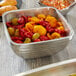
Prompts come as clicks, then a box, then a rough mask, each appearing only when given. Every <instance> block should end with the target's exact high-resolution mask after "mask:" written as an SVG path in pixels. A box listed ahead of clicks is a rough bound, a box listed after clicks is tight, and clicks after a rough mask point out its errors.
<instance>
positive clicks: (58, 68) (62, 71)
mask: <svg viewBox="0 0 76 76" xmlns="http://www.w3.org/2000/svg"><path fill="white" fill-rule="evenodd" d="M71 74H76V59H72V60H66V61H62V62H58V63H54V64H49V65H46V66H43V67H40V68H37V69H33V70H30V71H27V72H24V73H21V74H17V75H14V76H70V75H71Z"/></svg>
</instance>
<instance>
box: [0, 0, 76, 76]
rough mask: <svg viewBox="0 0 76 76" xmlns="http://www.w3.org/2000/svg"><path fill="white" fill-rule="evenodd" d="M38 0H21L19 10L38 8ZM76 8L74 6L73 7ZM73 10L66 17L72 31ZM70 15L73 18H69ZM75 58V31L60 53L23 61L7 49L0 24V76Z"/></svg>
mask: <svg viewBox="0 0 76 76" xmlns="http://www.w3.org/2000/svg"><path fill="white" fill-rule="evenodd" d="M37 2H38V0H23V5H22V7H21V8H23V9H24V8H33V7H40V6H39V4H38V3H37ZM75 7H76V6H75ZM75 7H74V8H73V9H72V10H71V11H70V12H69V13H68V14H67V15H66V17H67V20H68V21H69V23H70V24H72V26H73V28H74V30H75V28H76V23H75V20H76V19H75V18H76V17H75V16H74V15H75V12H76V8H75ZM71 13H72V14H73V16H71ZM75 57H76V31H75V34H74V37H73V39H72V41H71V42H70V43H69V45H68V46H67V47H66V48H65V49H64V50H61V52H59V53H57V54H55V55H53V56H47V57H42V58H37V59H29V60H24V59H22V58H21V57H19V56H17V55H16V54H15V53H14V52H13V50H12V49H11V48H10V47H9V45H8V43H7V39H6V37H5V34H4V31H3V23H0V76H13V75H14V74H18V73H21V72H25V71H27V70H30V69H33V68H37V67H40V66H44V65H47V64H51V63H54V62H58V61H63V60H66V59H71V58H75Z"/></svg>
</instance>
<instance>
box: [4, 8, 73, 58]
mask: <svg viewBox="0 0 76 76" xmlns="http://www.w3.org/2000/svg"><path fill="white" fill-rule="evenodd" d="M40 13H43V14H45V15H48V14H50V15H52V16H54V17H56V18H57V19H59V20H60V21H62V23H63V25H64V27H65V29H66V30H67V31H68V32H69V35H68V36H67V37H63V38H59V39H53V40H48V41H41V42H34V43H27V44H17V43H14V42H13V41H12V40H11V38H10V36H9V33H8V31H7V26H6V22H7V21H8V22H9V21H10V20H11V19H12V18H14V17H20V16H22V15H24V16H34V15H36V14H40ZM3 24H4V31H5V34H6V37H7V39H8V42H9V44H10V46H11V47H12V49H13V50H14V52H15V53H16V54H17V55H19V56H21V57H23V58H25V59H28V58H37V57H42V56H47V55H53V54H55V53H57V52H59V51H62V50H63V49H64V48H65V47H66V46H67V44H68V43H69V41H70V40H71V39H72V37H73V34H74V31H73V29H72V27H71V26H70V25H69V24H68V23H67V21H66V20H65V18H64V17H63V16H62V15H61V14H60V13H59V11H58V10H57V9H55V8H53V7H44V8H43V7H41V8H33V9H23V10H22V9H21V10H15V11H10V12H7V13H5V14H4V15H3Z"/></svg>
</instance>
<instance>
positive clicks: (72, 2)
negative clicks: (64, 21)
mask: <svg viewBox="0 0 76 76" xmlns="http://www.w3.org/2000/svg"><path fill="white" fill-rule="evenodd" d="M42 1H43V0H39V4H40V5H41V6H47V5H45V4H43V3H42ZM61 1H62V0H61ZM67 1H68V2H70V3H71V4H70V5H69V6H68V7H66V8H64V9H62V10H59V11H60V12H61V13H62V14H63V15H66V13H67V12H69V10H70V9H71V8H72V7H73V6H75V5H76V0H67Z"/></svg>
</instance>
